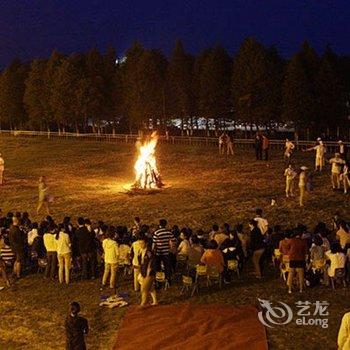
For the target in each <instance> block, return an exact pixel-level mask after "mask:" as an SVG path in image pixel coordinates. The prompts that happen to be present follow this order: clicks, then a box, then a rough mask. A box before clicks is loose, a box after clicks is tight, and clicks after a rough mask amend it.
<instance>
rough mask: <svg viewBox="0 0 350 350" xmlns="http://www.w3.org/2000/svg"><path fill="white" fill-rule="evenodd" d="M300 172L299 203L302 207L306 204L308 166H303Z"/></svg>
mask: <svg viewBox="0 0 350 350" xmlns="http://www.w3.org/2000/svg"><path fill="white" fill-rule="evenodd" d="M300 170H301V172H300V174H299V205H300V206H301V207H303V206H304V204H305V192H306V171H307V167H306V166H302V167H301V168H300Z"/></svg>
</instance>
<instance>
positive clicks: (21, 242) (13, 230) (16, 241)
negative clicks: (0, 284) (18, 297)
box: [9, 216, 26, 278]
mask: <svg viewBox="0 0 350 350" xmlns="http://www.w3.org/2000/svg"><path fill="white" fill-rule="evenodd" d="M18 225H19V222H18V218H17V217H15V216H14V217H13V218H12V225H11V227H10V231H9V243H10V246H11V249H12V251H13V252H14V254H15V255H16V260H15V263H14V265H13V273H14V274H15V275H16V277H17V278H20V277H21V265H22V264H23V261H24V250H25V245H26V236H25V234H24V233H23V232H22V230H21V229H20V228H19V226H18Z"/></svg>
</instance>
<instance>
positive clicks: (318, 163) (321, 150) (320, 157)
mask: <svg viewBox="0 0 350 350" xmlns="http://www.w3.org/2000/svg"><path fill="white" fill-rule="evenodd" d="M317 142H318V144H317V145H316V146H314V147H311V148H308V149H307V150H306V151H316V157H315V170H316V171H322V168H323V165H324V156H325V153H326V147H325V145H324V144H323V142H322V140H321V139H320V138H318V139H317Z"/></svg>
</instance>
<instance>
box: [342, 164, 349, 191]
mask: <svg viewBox="0 0 350 350" xmlns="http://www.w3.org/2000/svg"><path fill="white" fill-rule="evenodd" d="M341 181H342V182H343V187H344V194H348V191H349V188H350V179H349V163H348V162H347V161H345V164H344V166H343V172H342V174H341Z"/></svg>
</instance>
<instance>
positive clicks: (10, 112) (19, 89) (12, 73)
mask: <svg viewBox="0 0 350 350" xmlns="http://www.w3.org/2000/svg"><path fill="white" fill-rule="evenodd" d="M27 74H28V69H27V67H26V66H25V65H24V64H22V63H21V62H20V61H19V60H17V59H15V60H14V61H12V63H11V64H10V65H9V66H8V67H7V68H6V69H5V70H4V71H3V72H2V74H1V80H0V83H1V84H0V120H1V123H4V124H5V125H8V126H9V127H10V128H11V129H13V128H22V127H23V125H24V123H25V122H26V120H27V115H26V112H25V109H24V104H23V96H24V90H25V79H26V77H27Z"/></svg>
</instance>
